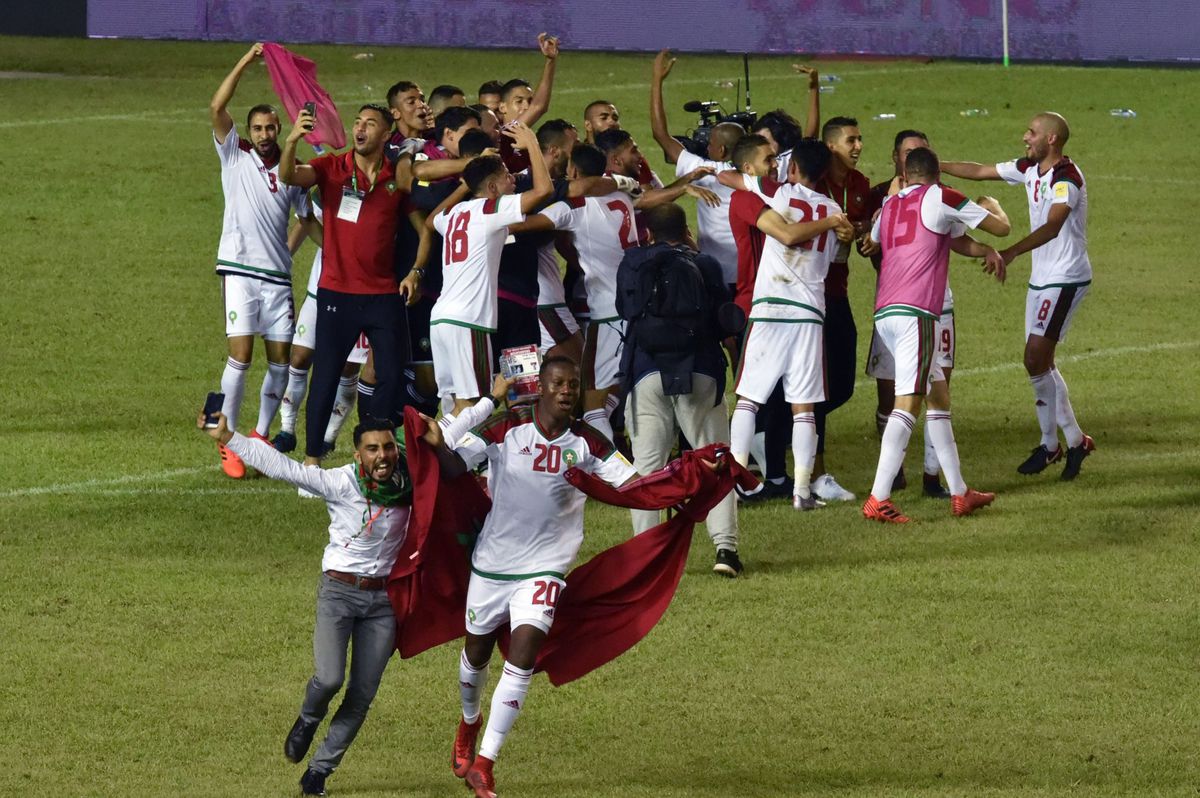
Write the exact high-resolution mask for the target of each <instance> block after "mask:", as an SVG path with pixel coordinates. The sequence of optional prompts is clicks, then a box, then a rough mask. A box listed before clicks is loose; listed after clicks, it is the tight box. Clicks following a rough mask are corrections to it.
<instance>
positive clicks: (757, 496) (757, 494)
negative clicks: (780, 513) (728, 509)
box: [733, 482, 771, 504]
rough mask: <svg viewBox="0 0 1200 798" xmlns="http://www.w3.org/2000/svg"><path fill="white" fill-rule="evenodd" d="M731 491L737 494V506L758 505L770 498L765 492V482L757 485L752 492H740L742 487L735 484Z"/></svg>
mask: <svg viewBox="0 0 1200 798" xmlns="http://www.w3.org/2000/svg"><path fill="white" fill-rule="evenodd" d="M733 491H734V493H736V494H737V500H738V503H739V504H758V503H759V502H765V501H766V500H767V499H769V498H771V495H770V493H768V492H767V483H766V482H760V483H758V487H756V488H754V490H742V486H741V485H738V484H737V483H736V482H735V483H734V485H733Z"/></svg>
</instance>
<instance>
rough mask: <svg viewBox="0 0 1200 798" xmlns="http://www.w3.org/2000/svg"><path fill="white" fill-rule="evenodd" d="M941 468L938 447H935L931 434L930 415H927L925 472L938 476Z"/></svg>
mask: <svg viewBox="0 0 1200 798" xmlns="http://www.w3.org/2000/svg"><path fill="white" fill-rule="evenodd" d="M940 470H941V464H940V463H938V456H937V449H935V448H934V447H933V438H932V437H931V436H930V435H929V416H928V415H926V416H925V473H926V474H932V475H933V476H935V477H936V476H937V473H938V471H940Z"/></svg>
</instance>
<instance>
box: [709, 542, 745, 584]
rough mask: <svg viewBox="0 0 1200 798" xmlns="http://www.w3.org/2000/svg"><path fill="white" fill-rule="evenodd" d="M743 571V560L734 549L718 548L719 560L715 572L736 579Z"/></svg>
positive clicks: (715, 564) (715, 565) (714, 568)
mask: <svg viewBox="0 0 1200 798" xmlns="http://www.w3.org/2000/svg"><path fill="white" fill-rule="evenodd" d="M741 572H742V561H741V559H740V558H739V557H738V555H737V552H736V551H734V550H733V549H717V561H716V563H714V564H713V573H714V574H720V575H721V576H727V577H729V578H730V579H734V578H736V577H737V576H738V574H740V573H741Z"/></svg>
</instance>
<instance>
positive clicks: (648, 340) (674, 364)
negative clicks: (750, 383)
mask: <svg viewBox="0 0 1200 798" xmlns="http://www.w3.org/2000/svg"><path fill="white" fill-rule="evenodd" d="M645 221H646V227H647V236H648V238H649V240H650V244H649V245H647V246H639V247H633V248H631V249H627V250H625V255H624V258H623V259H622V260H621V265H620V266H619V267H618V269H617V313H618V314H620V316H621V318H622V319H624V320H625V323H626V325H627V326H626V335H625V347H624V351H623V353H622V361H621V374H622V377H623V380H622V385H621V387H622V389H623V390H625V391H628V402H627V405H626V409H625V429H626V431H627V432H628V433H629V436H630V442H631V444H632V448H633V460H634V462H633V465H634V467H635V468H637V470H638V473H640V474H643V475H644V474H650V473H652V472H654V471H656V470H658V469H659V468H662V467H663V466H664V465H666V464H667V460H669V459H670V455H671V448H672V447H673V446H674V444H675V441H676V439H677V433H678V432H682V433H683V435H684V437H685V438H687V440H688V442H689V443H691V445H692V446H695V447H701V446H707V445H708V444H710V443H716V442H724V441H728V440H729V418H728V416H727V415H726V412H725V403H724V401H723V400H724V396H725V354H724V353H723V352H722V351H721V339H722V338H723V337H726V336H731V335H736V334H737V333H738V332H739V331H740V328H741V327H742V326H743V325H744V324H745V314H744V313H741V311H740V310H739V309H738V308H737V307H736V306H735V305H733V304H732V303H731V302H730V301H729V299H730V297H729V292H728V290H727V289H726V287H725V285H724V278H723V277H722V276H721V269H720V265H719V264H718V263H717V262H716V261H715V260H714V259H712V258H711V257H708V256H707V255H702V254H700V253H698V252H696V251H695V250H693V249H691V248H689V247H688V246H687V245H686V244H685V243H684V242H685V241H687V240H688V239H689V237H690V232H689V230H688V225H687V216H686V215H685V214H684V212H683V209H682V208H680V207H679V206H678V205H675V204H672V203H668V204H666V205H659V206H656V207H654V208H650V209H649V210H647V211H646V212H645ZM730 315H732V316H733V318H729V316H730ZM722 321H724V322H725V324H726V326H727V327H729V328H730V329H726V330H722V324H721V322H722ZM632 513H633V528H634V532H635V533H641V532H644V531H646V530H647V529H649V528H650V527H652V526H654V525H655V524H657V523H658V513H657V512H655V511H646V510H633V511H632ZM707 523H708V535H709V537H710V538H712V541H713V544H714V545H716V547H717V559H716V564H715V565H713V571H714V572H715V573H718V574H721V575H722V576H727V577H731V578H732V577H736V576H737V575H738V574H740V573H741V571H742V563H741V560H740V559H738V553H737V548H738V529H737V509H736V499H735V497H734V494H733V492H732V491H731V492H730V493H729V495H728V496H726V497H725V498H724V499H723V500H722V501H721V503H720V504H718V505H717V506H716V507H714V508H713V510H712V512H710V513H709V515H708V521H707Z"/></svg>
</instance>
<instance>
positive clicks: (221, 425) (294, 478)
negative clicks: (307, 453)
mask: <svg viewBox="0 0 1200 798" xmlns="http://www.w3.org/2000/svg"><path fill="white" fill-rule="evenodd" d="M204 420H205V419H204V413H201V414H200V416H199V418H197V419H196V426H197V427H199V428H200V429H202V430H204V432H207V433H208V435H209V436H210V437H211V438H212V439H213V440H215V441H216V442H217V443H220V444H222V445H225V446H228V447H229V448H230V449H231V450H232V451H233V452H234V453H235V454H237V455H238V457H241V458H242V459H243V460H245V461H246V463H247V464H249V465H250V466H251V467H253V468H254V469H255V470H257V471H259V472H260V473H262V474H263V475H264V476H267V477H270V478H271V479H278V480H282V481H283V482H290V483H291V484H293V485H295V486H296V487H298V488H304V489H305V490H307V491H308V492H309V493H315V494H317V495H318V496H322V497H324V498H327V499H328V498H332V497H333V496H335V495H336V491H337V488H336V483H335V482H334V480H333V479H332V477H331V475H330V473H329V472H328V471H326V470H325V469H323V468H314V467H312V466H305V465H301V464H300V463H299V462H297V461H296V460H293V459H292V458H290V457H288V456H287V455H286V454H284V453H283V452H277V451H275V448H274V447H273V446H271V445H270V444H269V443H265V442H263V441H256V440H253V439H251V438H247V437H245V436H244V435H239V434H237V433H236V432H234V431H233V430H231V429H229V421H228V419H226V418H225V414H224V413H218V414H217V426H216V427H215V428H208V429H206V428H205V426H204Z"/></svg>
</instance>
